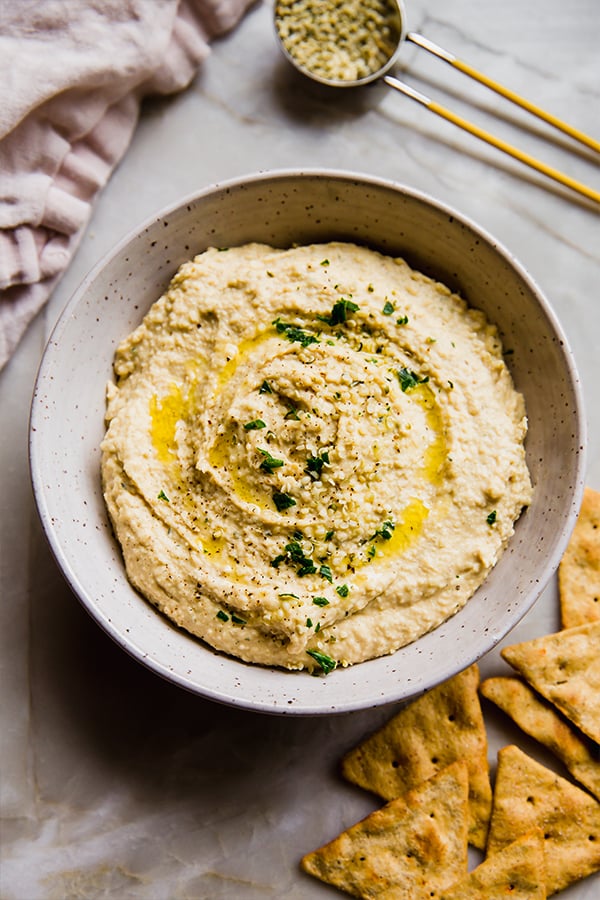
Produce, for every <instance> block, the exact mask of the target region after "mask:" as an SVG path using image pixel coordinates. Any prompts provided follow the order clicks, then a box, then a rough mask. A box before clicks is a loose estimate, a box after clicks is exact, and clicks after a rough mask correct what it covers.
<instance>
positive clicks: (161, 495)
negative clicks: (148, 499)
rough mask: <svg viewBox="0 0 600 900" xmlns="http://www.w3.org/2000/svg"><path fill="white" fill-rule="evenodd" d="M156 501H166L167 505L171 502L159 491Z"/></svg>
mask: <svg viewBox="0 0 600 900" xmlns="http://www.w3.org/2000/svg"><path fill="white" fill-rule="evenodd" d="M156 499H157V500H166V501H167V503H170V502H171V501H170V500H169V498H168V497H167V495H166V494H165V492H164V491H163V490H160V491H159V494H158V496H157V498H156Z"/></svg>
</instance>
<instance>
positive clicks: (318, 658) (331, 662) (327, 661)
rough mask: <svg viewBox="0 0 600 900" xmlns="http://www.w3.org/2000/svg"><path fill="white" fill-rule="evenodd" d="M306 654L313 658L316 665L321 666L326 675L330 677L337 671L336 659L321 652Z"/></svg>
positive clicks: (309, 651) (310, 651)
mask: <svg viewBox="0 0 600 900" xmlns="http://www.w3.org/2000/svg"><path fill="white" fill-rule="evenodd" d="M306 652H307V653H308V655H309V656H312V658H313V659H314V661H315V662H316V663H318V664H319V666H320V667H321V669H322V670H323V672H324V673H325V675H328V674H329V673H330V672H333V670H334V669H335V667H336V665H337V663H336V661H335V659H332V658H331V657H330V656H327V654H326V653H323V652H322V651H321V650H307V651H306Z"/></svg>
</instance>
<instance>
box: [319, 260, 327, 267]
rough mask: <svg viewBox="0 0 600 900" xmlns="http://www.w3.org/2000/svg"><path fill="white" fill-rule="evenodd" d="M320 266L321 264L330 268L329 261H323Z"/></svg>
mask: <svg viewBox="0 0 600 900" xmlns="http://www.w3.org/2000/svg"><path fill="white" fill-rule="evenodd" d="M320 264H321V265H322V266H328V265H329V260H328V259H322V260H321V263H320Z"/></svg>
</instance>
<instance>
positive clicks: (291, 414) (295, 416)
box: [283, 407, 300, 421]
mask: <svg viewBox="0 0 600 900" xmlns="http://www.w3.org/2000/svg"><path fill="white" fill-rule="evenodd" d="M283 418H284V419H296V421H300V416H299V415H298V410H297V409H295V408H294V407H292V408H291V409H290V410H288V412H286V414H285V416H284V417H283Z"/></svg>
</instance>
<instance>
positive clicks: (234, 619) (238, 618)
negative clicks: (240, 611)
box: [231, 613, 246, 625]
mask: <svg viewBox="0 0 600 900" xmlns="http://www.w3.org/2000/svg"><path fill="white" fill-rule="evenodd" d="M231 621H232V622H233V623H234V624H235V625H245V624H246V620H245V619H242V617H241V616H236V614H235V613H231Z"/></svg>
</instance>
